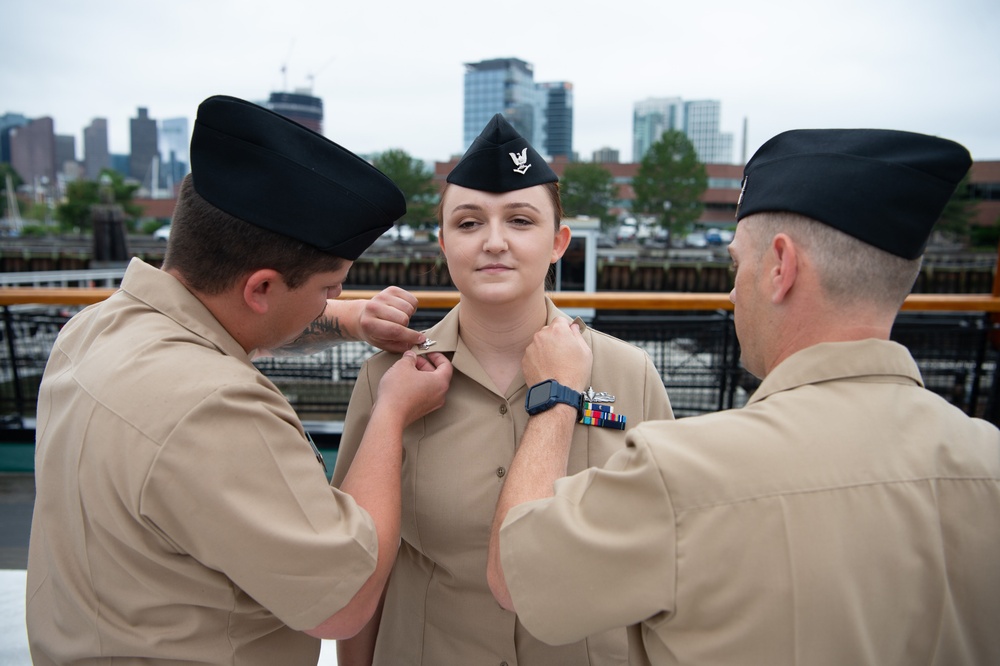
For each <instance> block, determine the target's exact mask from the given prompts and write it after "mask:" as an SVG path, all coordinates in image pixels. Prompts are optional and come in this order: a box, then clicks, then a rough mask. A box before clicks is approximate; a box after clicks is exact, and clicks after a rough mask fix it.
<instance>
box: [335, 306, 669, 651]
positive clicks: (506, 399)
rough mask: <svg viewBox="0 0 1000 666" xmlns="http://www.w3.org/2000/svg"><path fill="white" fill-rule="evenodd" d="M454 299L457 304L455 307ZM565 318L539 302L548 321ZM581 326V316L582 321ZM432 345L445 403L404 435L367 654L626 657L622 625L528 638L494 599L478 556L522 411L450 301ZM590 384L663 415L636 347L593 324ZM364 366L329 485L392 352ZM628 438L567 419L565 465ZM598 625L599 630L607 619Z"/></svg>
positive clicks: (587, 462)
mask: <svg viewBox="0 0 1000 666" xmlns="http://www.w3.org/2000/svg"><path fill="white" fill-rule="evenodd" d="M458 307H459V308H460V307H461V305H459V306H458ZM556 316H565V315H561V313H560V312H559V311H558V310H557V309H556V308H555V306H554V305H552V303H551V301H549V302H548V321H552V319H554V318H555V317H556ZM581 323H582V322H581ZM427 336H428V337H429V338H431V339H432V340H436V341H437V342H436V344H435V345H434V346H433V347H431V348H430V351H438V352H442V353H444V354H445V355H447V356H449V357H451V360H452V363H453V364H454V374H453V377H452V380H451V386H450V388H449V391H448V395H447V399H446V402H445V405H444V407H442V408H441V409H439V410H437V411H435V412H433V413H431V414H430V415H428V416H427V417H426V418H423V419H421V420H419V421H417V422H416V423H414V424H413V425H411V426H410V427H409V428H407V430H406V432H405V434H404V446H403V450H404V460H403V486H402V488H403V495H402V502H403V513H402V544H401V546H400V550H399V555H398V559H397V560H396V564H395V566H394V568H393V571H392V576H391V578H390V581H389V587H388V592H387V598H386V602H385V608H384V610H383V613H382V621H381V625H380V628H379V634H378V640H377V643H376V653H375V663H376V664H383V665H389V666H401V665H405V664H423V665H425V666H447V665H449V664H455V665H456V666H468V665H469V664H476V665H477V666H480V665H490V664H492V665H496V666H499V665H500V664H501V663H506V664H508V666H535V665H537V666H557V665H559V664H573V665H577V664H594V665H597V664H624V663H627V638H626V635H625V629H624V627H625V623H622V624H621V625H620V628H619V629H616V630H613V631H603V630H602V632H595V634H596V635H593V636H589V637H587V638H584V636H583V635H581V636H580V637H579V638H578V641H577V642H576V643H574V644H573V645H569V646H562V647H551V646H548V645H545V644H544V643H541V642H540V641H538V640H536V639H535V638H534V637H532V636H531V635H530V634H528V633H527V632H526V631H525V630H524V628H523V627H521V626H520V625H519V623H518V622H517V618H516V617H515V615H514V614H513V613H510V612H508V611H505V610H504V609H503V608H501V607H500V605H499V604H497V602H496V600H495V599H494V598H493V595H492V593H491V592H490V590H489V587H488V585H487V582H486V555H487V546H488V544H489V535H490V528H491V525H492V521H493V513H494V510H495V509H496V503H497V498H498V497H499V494H500V488H501V486H502V485H503V481H504V476H505V475H506V473H507V468H508V467H509V466H510V463H511V461H512V460H513V458H514V452H515V449H516V448H517V443H518V441H519V439H520V437H521V434H522V433H523V431H524V427H525V425H526V423H527V419H528V416H527V414H526V413H525V411H524V398H525V393H526V391H527V387H526V386H525V384H524V378H523V376H522V375H521V374H520V370H519V372H518V375H517V378H516V379H515V380H514V381H513V382H512V383H511V387H510V389H509V390H508V391H507V392H506V394H503V393H500V392H498V391H497V389H496V388H495V387H494V385H493V382H492V381H491V380H490V378H489V376H488V375H487V374H486V373H485V371H484V370H483V369H482V368H481V367H480V365H479V363H478V362H477V361H476V359H475V358H473V356H472V354H471V353H470V352H469V350H468V349H467V348H466V347H465V345H464V344H463V342H462V338H461V335H460V331H459V328H458V308H455V309H453V310H452V311H451V312H450V313H449V314H448V315H447V316H446V318H445V319H444V320H442V321H441V322H440V323H439V324H438V325H436V326H435V327H433V328H432V329H430V330H429V331H427ZM584 339H585V340H586V341H587V343H588V344H589V345H590V346H591V348H592V349H593V358H594V365H593V375H592V383H591V385H592V387H593V389H594V390H595V391H604V392H607V393H611V394H613V395H614V396H615V397H616V398H617V400H616V402H615V403H614V408H615V411H616V412H619V413H622V414H625V416H626V425H627V426H629V427H632V426H634V425H635V424H637V423H639V422H640V421H642V420H644V419H648V418H656V419H663V418H671V417H672V412H671V410H670V404H669V402H668V400H667V394H666V391H665V389H664V387H663V380H662V379H661V378H660V376H659V374H658V373H657V371H656V368H654V367H653V364H652V362H651V361H650V359H649V357H648V356H647V355H646V354H645V353H644V352H643V351H642V350H640V349H638V348H636V347H633V346H632V345H629V344H626V343H624V342H622V341H620V340H617V339H615V338H612V337H611V336H608V335H605V334H603V333H599V332H597V331H593V330H585V331H584ZM398 358H399V357H398V355H394V354H384V353H383V354H378V355H376V356H374V357H373V358H372V359H370V360H369V362H368V363H366V365H365V367H364V369H363V370H362V373H361V375H360V377H359V378H358V382H357V384H356V387H355V391H354V395H353V396H352V398H351V404H350V408H349V410H348V415H347V420H346V422H345V425H344V436H343V439H342V440H341V444H340V450H339V453H338V456H337V466H336V468H335V471H334V476H333V482H334V483H335V484H337V483H339V482H340V480H341V479H343V478H344V475H345V474H346V472H347V468H348V466H349V465H350V464H351V461H352V460H353V458H354V453H355V450H356V449H357V446H358V442H359V440H360V438H361V436H362V434H363V432H364V429H365V423H366V421H367V418H368V415H369V412H370V410H371V405H372V401H373V399H374V396H375V392H376V389H377V386H378V381H379V379H380V378H381V377H382V375H383V373H384V372H385V371H386V370H387V369H388V368H389V366H390V365H391V364H392V363H393V362H394V361H395V360H396V359H398ZM624 445H625V433H624V432H623V431H621V430H612V429H608V428H599V427H592V426H585V425H578V426H576V430H575V434H574V439H573V446H572V449H571V453H570V462H569V469H570V471H571V472H576V471H579V470H583V469H586V468H587V467H590V466H593V465H600V464H602V463H603V462H605V461H606V460H607V459H608V457H609V456H610V455H611V454H612V453H613V452H615V451H618V450H620V449H622V448H623V447H624ZM604 629H608V627H605V628H604Z"/></svg>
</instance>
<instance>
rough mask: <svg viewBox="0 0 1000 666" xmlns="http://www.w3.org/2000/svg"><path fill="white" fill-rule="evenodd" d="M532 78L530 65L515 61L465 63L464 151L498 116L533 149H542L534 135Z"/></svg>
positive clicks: (534, 96) (534, 97)
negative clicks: (487, 124) (495, 115)
mask: <svg viewBox="0 0 1000 666" xmlns="http://www.w3.org/2000/svg"><path fill="white" fill-rule="evenodd" d="M534 76H535V75H534V70H533V68H532V66H531V65H529V64H528V63H526V62H525V61H523V60H519V59H517V58H496V59H493V60H483V61H482V62H473V63H465V110H464V115H463V119H462V145H463V148H462V150H463V152H464V151H465V150H468V148H469V146H471V145H472V142H473V141H474V140H475V138H476V137H477V136H479V133H480V132H482V131H483V128H484V127H486V123H488V122H489V120H490V118H492V117H493V115H494V114H497V113H502V114H503V115H504V117H505V118H506V119H507V122H509V123H510V124H511V125H513V126H514V129H516V130H517V131H518V132H519V133H520V134H521V136H523V137H524V138H525V139H527V140H528V141H529V142H530V143H531V144H532V145H533V146H535V148H536V149H540V148H541V146H540V145H539V144H538V143H537V142H536V136H535V126H536V119H535V110H536V108H537V107H538V92H537V91H536V89H535V82H534Z"/></svg>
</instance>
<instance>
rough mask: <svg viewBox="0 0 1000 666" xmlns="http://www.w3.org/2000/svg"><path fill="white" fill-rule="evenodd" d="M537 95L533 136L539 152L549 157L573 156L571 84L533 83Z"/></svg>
mask: <svg viewBox="0 0 1000 666" xmlns="http://www.w3.org/2000/svg"><path fill="white" fill-rule="evenodd" d="M536 87H537V90H538V96H539V114H538V115H539V116H540V117H541V122H540V123H538V127H539V128H540V129H541V135H540V136H538V137H537V139H538V142H539V145H540V150H539V152H541V153H542V154H543V155H548V156H549V157H550V158H552V157H565V158H567V159H572V157H573V84H572V83H569V82H568V81H554V82H550V83H538V84H536Z"/></svg>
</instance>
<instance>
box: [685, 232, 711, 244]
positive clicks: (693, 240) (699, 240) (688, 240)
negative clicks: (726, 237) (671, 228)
mask: <svg viewBox="0 0 1000 666" xmlns="http://www.w3.org/2000/svg"><path fill="white" fill-rule="evenodd" d="M684 246H685V247H698V248H702V247H708V239H707V238H705V234H703V233H701V232H700V231H693V232H691V233H689V234H688V235H687V236H685V237H684Z"/></svg>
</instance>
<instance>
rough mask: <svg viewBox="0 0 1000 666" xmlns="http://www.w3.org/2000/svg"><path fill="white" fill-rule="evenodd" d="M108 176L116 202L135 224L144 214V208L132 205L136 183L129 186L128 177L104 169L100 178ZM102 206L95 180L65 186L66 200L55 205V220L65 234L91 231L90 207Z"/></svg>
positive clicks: (80, 181)
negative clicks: (83, 230) (75, 230)
mask: <svg viewBox="0 0 1000 666" xmlns="http://www.w3.org/2000/svg"><path fill="white" fill-rule="evenodd" d="M105 176H107V177H108V179H109V180H110V182H109V183H108V186H109V187H110V190H111V194H112V198H113V203H117V204H119V205H121V207H122V209H123V210H124V212H125V215H126V216H128V217H130V218H131V219H132V221H134V220H135V218H137V217H138V216H139V215H141V214H142V208H140V207H139V206H137V205H136V204H134V203H132V197H133V196H135V191H136V190H137V189H139V186H138V185H136V184H128V183H126V182H125V178H124V177H123V176H122V175H121V174H120V173H118V172H117V171H113V170H111V169H103V170H102V171H101V175H100V178H101V179H103V178H104V177H105ZM99 203H102V201H101V184H100V183H99V182H97V181H93V180H76V181H73V182H72V183H69V184H68V185H67V186H66V197H65V199H64V200H63V202H62V203H60V204H59V205H58V206H56V219H57V220H59V226H60V227H61V228H62V230H63V231H70V230H72V229H74V228H76V229H86V230H89V229H90V226H91V225H90V221H91V220H90V217H91V215H90V207H91V206H93V205H95V204H99Z"/></svg>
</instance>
